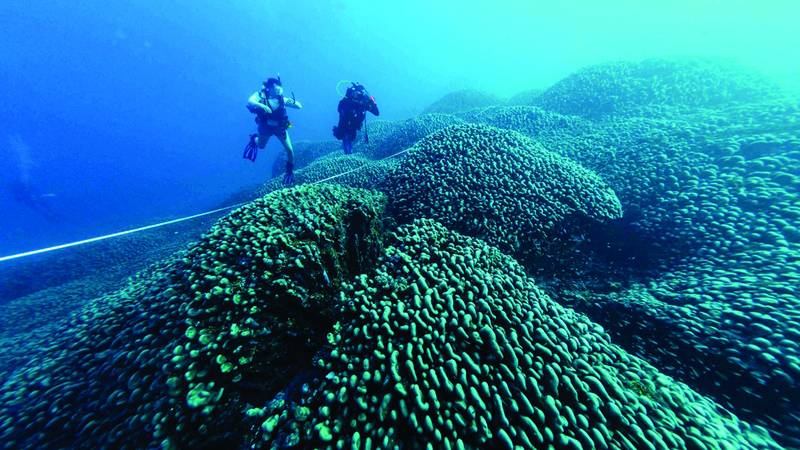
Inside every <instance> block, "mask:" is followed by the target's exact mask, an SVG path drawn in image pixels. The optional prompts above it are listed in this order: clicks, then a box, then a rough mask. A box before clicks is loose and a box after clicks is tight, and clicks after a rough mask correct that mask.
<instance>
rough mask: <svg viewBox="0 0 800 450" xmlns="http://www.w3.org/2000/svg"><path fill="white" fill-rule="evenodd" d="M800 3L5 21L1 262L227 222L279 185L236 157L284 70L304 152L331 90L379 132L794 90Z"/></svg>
mask: <svg viewBox="0 0 800 450" xmlns="http://www.w3.org/2000/svg"><path fill="white" fill-rule="evenodd" d="M796 17H797V5H796V3H795V2H788V1H787V2H764V3H763V4H761V3H759V4H757V5H756V4H752V3H751V2H744V1H737V2H717V1H701V2H695V1H682V2H661V3H660V5H645V4H642V3H641V2H634V1H621V2H603V3H602V4H600V3H597V2H571V3H570V4H568V5H559V4H553V3H550V2H527V1H525V2H523V1H515V2H501V3H497V2H467V3H464V2H455V1H443V2H432V3H431V2H422V1H407V2H403V4H402V5H388V4H384V3H382V2H367V1H313V2H312V1H299V2H297V1H269V2H267V1H255V0H253V1H235V2H227V3H225V4H221V3H218V2H204V1H199V2H198V1H191V2H189V1H177V2H169V3H167V4H165V3H163V2H151V1H140V2H128V1H119V2H101V1H95V0H88V1H85V2H81V4H80V5H79V6H76V5H75V4H74V3H73V2H65V1H58V0H57V1H36V0H34V1H18V0H7V1H4V2H2V5H0V21H1V22H2V23H3V26H2V27H0V57H1V58H2V64H1V65H0V83H2V86H3V89H2V90H0V149H2V151H1V152H0V170H1V171H2V174H3V178H2V179H3V182H4V183H3V185H4V186H3V187H2V197H1V198H0V210H2V211H4V214H2V217H0V253H3V254H8V253H13V252H17V251H25V250H31V249H34V248H38V247H45V246H49V245H54V244H59V243H62V242H64V241H70V240H77V239H82V238H87V237H90V236H93V235H96V234H104V233H106V232H111V231H116V230H117V229H120V228H126V227H133V226H139V225H145V224H147V223H148V222H150V221H153V220H157V219H169V218H174V217H176V216H179V215H181V214H188V213H193V212H198V211H200V210H203V209H205V208H210V207H211V206H215V205H218V204H219V203H220V202H222V201H223V200H225V199H226V198H227V196H228V195H229V194H231V193H232V192H235V191H237V190H238V189H240V188H242V187H245V186H250V185H253V184H255V183H258V182H260V181H262V180H263V179H264V178H265V177H266V176H268V175H270V173H269V171H268V170H265V167H268V166H269V157H270V156H271V155H273V154H274V153H275V152H278V151H279V150H280V146H279V145H278V143H277V142H275V141H274V140H273V142H272V143H271V144H270V147H271V150H270V151H271V153H270V154H269V155H270V156H262V157H261V158H262V159H261V161H259V162H258V163H257V164H245V161H242V160H241V158H238V157H237V155H238V152H239V151H240V148H241V147H243V146H244V143H246V139H247V135H248V133H250V132H251V130H252V129H253V122H252V118H251V116H250V115H249V114H248V112H247V111H246V110H245V109H244V103H245V101H246V99H247V96H248V95H249V94H250V93H251V92H252V91H254V90H256V89H257V88H258V86H259V84H260V82H261V81H262V80H264V79H266V78H267V77H268V76H271V75H273V74H275V73H280V74H281V75H282V77H283V79H284V80H285V82H286V85H287V93H288V92H289V91H293V92H294V93H295V94H296V95H297V97H298V99H300V100H302V101H303V102H304V103H305V109H304V110H303V111H301V112H297V113H295V114H293V119H294V122H295V127H294V129H293V130H292V136H293V138H294V139H295V140H303V139H323V138H330V137H331V136H330V129H331V127H332V126H333V125H335V121H336V113H335V108H336V102H337V101H338V97H337V93H336V84H337V82H338V81H340V80H357V81H360V82H362V83H364V84H365V85H366V86H368V87H369V89H370V90H371V91H372V93H373V94H375V95H376V96H377V98H378V100H379V105H380V107H381V111H382V117H385V118H388V119H400V118H406V117H411V116H412V115H414V114H416V113H419V112H420V111H421V110H422V109H423V108H424V107H425V105H427V104H429V103H431V102H432V101H433V100H434V99H436V98H438V97H440V96H441V95H443V94H444V93H446V92H449V91H451V90H454V89H459V88H475V89H479V90H482V91H488V92H490V93H492V94H495V95H499V96H503V97H508V96H511V95H513V94H515V93H516V92H519V91H522V90H525V89H531V88H540V89H541V88H544V87H546V86H548V85H549V84H551V83H553V82H555V81H557V80H558V79H559V78H560V77H563V76H565V75H567V74H569V73H570V72H571V71H574V70H576V69H578V68H580V67H583V66H585V65H588V64H594V63H598V62H604V61H612V60H621V59H641V58H647V57H654V56H671V55H680V56H686V55H712V56H721V57H731V58H735V59H737V60H740V61H742V62H743V63H745V64H748V65H750V66H753V67H757V68H758V69H760V70H762V71H764V72H766V73H767V74H769V75H772V76H775V77H780V78H782V79H786V80H797V79H800V62H798V61H800V58H797V57H796V56H797V48H798V47H797V43H798V42H797V41H798V38H797V33H796V29H795V27H796V21H795V18H796Z"/></svg>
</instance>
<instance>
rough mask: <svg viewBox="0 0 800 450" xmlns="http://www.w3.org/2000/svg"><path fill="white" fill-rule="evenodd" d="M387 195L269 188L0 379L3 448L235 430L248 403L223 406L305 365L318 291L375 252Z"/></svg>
mask: <svg viewBox="0 0 800 450" xmlns="http://www.w3.org/2000/svg"><path fill="white" fill-rule="evenodd" d="M384 202H385V200H384V197H383V196H382V195H381V194H379V193H375V192H372V193H370V192H367V191H363V190H353V189H350V190H345V189H343V188H340V187H336V186H311V187H300V188H297V189H292V190H284V191H280V192H276V193H273V194H271V195H269V196H267V197H264V198H263V199H260V200H257V201H255V202H253V203H251V204H249V205H247V206H246V207H243V208H241V209H239V210H237V211H235V212H233V213H232V214H231V215H229V216H228V217H226V218H225V219H223V220H221V221H220V222H219V223H217V224H216V225H215V226H214V227H213V228H212V229H211V230H210V231H209V232H208V233H207V234H206V235H205V236H204V238H203V239H202V240H201V241H200V242H198V243H197V244H196V245H195V246H193V247H192V248H191V249H190V250H189V251H188V253H187V254H185V255H184V256H182V257H180V258H175V259H171V260H168V261H166V262H165V263H164V264H162V265H161V266H160V267H156V268H154V269H152V270H151V271H150V272H148V273H143V274H142V275H141V276H140V277H138V278H137V279H134V280H132V281H131V283H130V284H129V286H128V287H126V288H125V289H122V290H120V291H118V292H116V293H113V294H111V295H108V296H104V297H100V298H98V299H96V300H94V301H93V302H91V303H90V304H89V305H87V306H86V307H84V308H83V310H82V311H81V312H80V314H77V315H75V316H74V318H73V319H72V320H71V321H69V323H67V324H65V325H64V326H63V327H61V329H60V330H59V331H58V333H54V334H53V336H51V340H50V341H48V342H46V344H47V348H46V349H43V350H42V352H41V354H40V355H37V356H35V357H34V358H33V359H32V360H31V361H30V362H29V363H28V364H26V365H25V366H24V367H20V368H18V369H17V370H16V371H15V372H14V374H13V375H12V376H11V377H9V378H8V379H5V380H4V382H3V384H2V386H1V387H0V442H1V443H2V446H3V448H9V449H10V448H64V447H74V446H82V447H94V448H98V447H114V448H144V447H150V446H153V445H154V444H156V445H157V444H158V443H159V442H161V443H162V445H166V446H173V445H175V446H178V447H181V448H199V447H205V448H209V447H214V446H217V447H216V448H219V446H223V447H224V446H225V445H226V443H227V442H230V440H234V441H235V440H237V439H240V437H239V436H238V433H237V430H238V427H239V426H241V424H242V423H243V421H242V420H241V417H240V416H238V414H242V412H241V411H237V410H234V409H228V408H226V406H229V405H231V404H234V403H235V402H237V401H238V400H239V399H240V398H241V397H242V396H245V395H246V396H248V398H252V399H259V398H264V397H267V398H268V397H269V395H270V393H274V392H272V391H276V390H278V389H280V388H283V386H284V383H285V381H286V378H285V376H286V373H287V372H291V373H294V372H295V371H297V370H300V369H302V367H304V365H306V366H307V365H310V360H305V359H304V358H305V357H309V358H310V355H309V354H307V353H306V352H307V351H309V352H312V353H313V351H316V348H317V347H318V346H319V345H321V341H322V340H324V338H325V332H326V331H325V330H326V329H327V328H328V327H329V325H330V324H329V323H327V321H330V319H329V318H328V319H326V317H325V311H326V305H325V303H326V300H327V299H328V298H329V297H331V296H335V294H336V293H337V292H338V288H337V287H338V285H339V284H340V283H341V280H343V279H345V278H346V279H350V278H351V277H352V275H353V274H354V273H357V272H360V271H361V270H362V269H361V265H362V264H364V265H366V264H369V260H370V259H371V258H372V255H373V254H374V253H375V252H377V251H378V246H379V242H378V241H377V240H378V239H379V238H380V235H379V226H380V223H379V222H378V219H379V218H380V216H381V214H382V210H383V204H384ZM239 431H241V430H239Z"/></svg>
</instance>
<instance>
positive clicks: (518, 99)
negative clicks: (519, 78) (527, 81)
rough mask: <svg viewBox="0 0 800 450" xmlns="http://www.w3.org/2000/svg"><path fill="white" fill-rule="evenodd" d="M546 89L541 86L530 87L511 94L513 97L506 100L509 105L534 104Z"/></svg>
mask: <svg viewBox="0 0 800 450" xmlns="http://www.w3.org/2000/svg"><path fill="white" fill-rule="evenodd" d="M543 92H544V89H540V88H533V89H528V90H525V91H522V92H518V93H516V94H514V95H512V96H511V98H509V99H508V101H506V104H507V105H509V106H532V105H536V104H537V102H538V100H539V97H541V95H542V93H543Z"/></svg>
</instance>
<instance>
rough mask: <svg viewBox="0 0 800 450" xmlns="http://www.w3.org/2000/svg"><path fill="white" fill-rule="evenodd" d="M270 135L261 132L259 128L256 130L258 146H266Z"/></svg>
mask: <svg viewBox="0 0 800 450" xmlns="http://www.w3.org/2000/svg"><path fill="white" fill-rule="evenodd" d="M270 136H271V135H270V134H269V133H262V132H261V130H259V132H258V148H260V149H262V150H263V149H264V147H266V146H267V142H269V138H270Z"/></svg>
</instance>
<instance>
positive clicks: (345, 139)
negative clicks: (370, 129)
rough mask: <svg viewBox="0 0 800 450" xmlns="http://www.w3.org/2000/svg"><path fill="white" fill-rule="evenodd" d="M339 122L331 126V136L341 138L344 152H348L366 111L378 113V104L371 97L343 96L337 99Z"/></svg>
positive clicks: (362, 123) (362, 122)
mask: <svg viewBox="0 0 800 450" xmlns="http://www.w3.org/2000/svg"><path fill="white" fill-rule="evenodd" d="M338 110H339V124H338V125H336V126H335V127H334V128H333V136H334V137H335V138H336V139H341V141H342V146H343V147H344V149H345V152H347V153H350V150H351V149H352V145H353V141H355V140H356V133H357V132H358V130H360V129H361V127H362V126H363V125H364V118H365V117H366V113H367V111H369V112H370V113H372V114H373V115H376V116H378V115H380V111H378V104H377V103H376V102H375V100H374V99H373V98H372V97H368V96H367V95H358V96H355V97H345V98H343V99H341V100H340V101H339V107H338Z"/></svg>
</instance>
